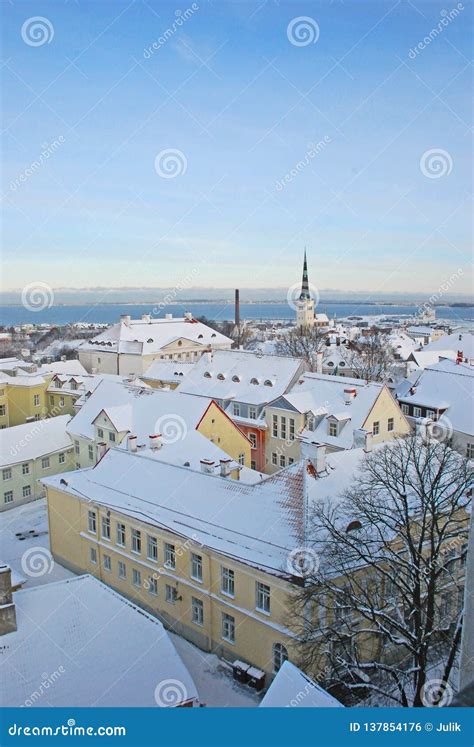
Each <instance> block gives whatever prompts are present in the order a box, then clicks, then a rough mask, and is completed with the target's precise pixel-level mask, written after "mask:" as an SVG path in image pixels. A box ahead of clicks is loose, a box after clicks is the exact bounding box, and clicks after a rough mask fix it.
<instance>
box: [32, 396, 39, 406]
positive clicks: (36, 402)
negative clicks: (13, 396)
mask: <svg viewBox="0 0 474 747" xmlns="http://www.w3.org/2000/svg"><path fill="white" fill-rule="evenodd" d="M33 404H34V406H35V407H39V404H40V396H39V394H35V395H34V397H33Z"/></svg>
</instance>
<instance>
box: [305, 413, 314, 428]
mask: <svg viewBox="0 0 474 747" xmlns="http://www.w3.org/2000/svg"><path fill="white" fill-rule="evenodd" d="M315 426H316V418H315V417H314V415H311V414H310V415H307V416H306V428H307V429H308V430H309V431H314V429H315Z"/></svg>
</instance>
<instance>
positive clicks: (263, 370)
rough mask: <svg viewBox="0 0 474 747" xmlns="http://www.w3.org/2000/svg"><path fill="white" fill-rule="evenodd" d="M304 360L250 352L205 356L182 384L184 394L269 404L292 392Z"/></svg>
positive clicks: (219, 351)
mask: <svg viewBox="0 0 474 747" xmlns="http://www.w3.org/2000/svg"><path fill="white" fill-rule="evenodd" d="M303 365H304V364H303V361H302V360H301V359H299V358H287V357H283V356H278V355H263V354H262V353H255V352H253V351H247V350H218V351H215V352H213V353H204V354H203V355H202V356H201V358H200V360H199V361H198V362H197V363H196V365H195V366H194V368H193V371H192V372H191V373H190V374H189V376H187V377H186V379H185V380H184V382H183V383H182V384H181V385H180V392H186V393H188V394H197V395H200V396H204V397H212V398H214V399H218V400H233V401H235V402H245V403H248V404H255V405H260V404H265V403H267V402H269V401H270V400H272V399H274V398H275V397H278V396H280V395H281V394H283V393H284V392H286V391H287V390H288V388H289V387H290V386H291V383H292V381H293V380H294V379H295V377H296V376H297V375H298V373H299V372H300V371H301V370H302V367H303Z"/></svg>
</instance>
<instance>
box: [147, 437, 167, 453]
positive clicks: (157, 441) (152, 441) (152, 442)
mask: <svg viewBox="0 0 474 747" xmlns="http://www.w3.org/2000/svg"><path fill="white" fill-rule="evenodd" d="M148 443H149V446H150V449H155V450H156V449H161V447H162V446H163V443H162V441H161V433H154V434H153V435H151V436H148Z"/></svg>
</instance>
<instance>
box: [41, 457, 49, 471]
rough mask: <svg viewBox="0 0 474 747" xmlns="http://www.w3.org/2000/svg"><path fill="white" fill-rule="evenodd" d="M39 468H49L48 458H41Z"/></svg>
mask: <svg viewBox="0 0 474 747" xmlns="http://www.w3.org/2000/svg"><path fill="white" fill-rule="evenodd" d="M41 466H42V468H43V469H48V467H49V457H43V458H42V460H41Z"/></svg>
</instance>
